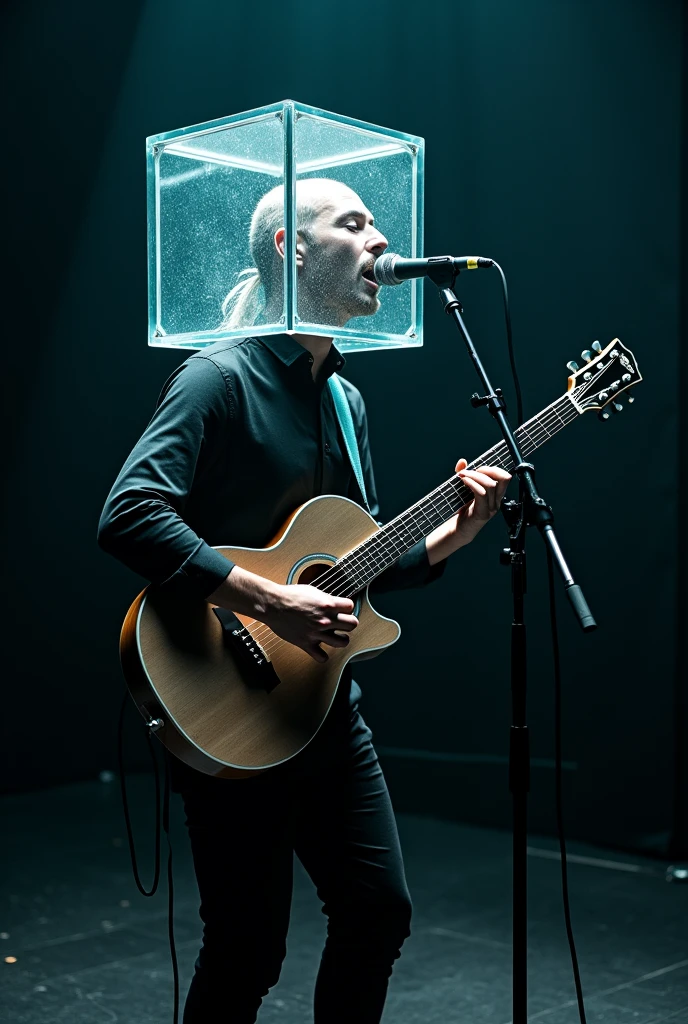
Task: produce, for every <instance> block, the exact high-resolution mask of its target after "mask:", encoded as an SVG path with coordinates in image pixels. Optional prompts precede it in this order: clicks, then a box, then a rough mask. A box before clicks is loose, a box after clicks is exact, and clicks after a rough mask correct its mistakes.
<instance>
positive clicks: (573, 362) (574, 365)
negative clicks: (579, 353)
mask: <svg viewBox="0 0 688 1024" xmlns="http://www.w3.org/2000/svg"><path fill="white" fill-rule="evenodd" d="M566 369H567V370H568V371H569V372H570V373H576V372H577V371H578V363H577V362H576V360H575V359H572V360H571V361H570V362H568V363H567V364H566Z"/></svg>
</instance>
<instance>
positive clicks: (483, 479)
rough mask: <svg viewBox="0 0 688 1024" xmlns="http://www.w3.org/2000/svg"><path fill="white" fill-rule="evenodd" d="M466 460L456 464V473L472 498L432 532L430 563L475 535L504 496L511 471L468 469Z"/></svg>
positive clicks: (494, 513) (494, 511) (488, 467)
mask: <svg viewBox="0 0 688 1024" xmlns="http://www.w3.org/2000/svg"><path fill="white" fill-rule="evenodd" d="M467 466H468V463H467V462H466V460H465V459H459V461H458V462H457V463H456V472H457V473H458V475H459V477H460V478H461V481H462V483H464V484H465V485H466V487H468V488H469V490H471V491H472V492H473V501H471V502H470V503H469V504H468V505H464V507H463V508H462V509H460V510H459V512H458V513H457V514H456V515H455V516H452V517H451V519H448V520H447V522H446V523H443V524H442V526H438V527H437V529H436V530H433V531H432V533H431V534H429V536H428V538H427V541H426V545H427V551H428V559H429V561H430V565H435V564H436V563H437V562H441V561H442V559H444V558H447V556H448V555H451V554H453V552H454V551H456V550H457V549H458V548H461V547H463V546H464V544H470V542H471V541H472V540H473V538H474V537H475V536H476V534H477V533H479V531H480V530H482V528H483V526H484V525H485V523H487V522H489V521H490V519H492V517H493V516H494V515H496V514H497V512H499V508H500V505H501V504H502V498H503V497H504V492H505V491H506V489H507V487H508V485H509V481H510V480H511V474H510V473H507V472H506V470H504V469H500V467H499V466H480V467H479V468H478V469H467V468H466V467H467Z"/></svg>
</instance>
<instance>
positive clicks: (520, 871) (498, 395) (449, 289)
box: [426, 257, 597, 1024]
mask: <svg viewBox="0 0 688 1024" xmlns="http://www.w3.org/2000/svg"><path fill="white" fill-rule="evenodd" d="M458 273H459V271H457V270H456V269H455V268H454V266H453V263H452V261H451V258H450V257H446V262H442V261H439V260H438V261H437V262H436V263H434V264H433V265H432V266H431V267H429V268H428V269H427V270H426V275H427V276H428V277H429V278H430V279H431V280H432V281H433V282H434V283H435V284H436V285H437V287H438V289H439V293H440V300H441V302H442V305H443V306H444V311H445V313H447V314H448V315H449V316H451V317H452V319H453V320H454V323H455V324H456V326H457V328H458V331H459V333H460V334H461V337H462V338H463V340H464V342H465V344H466V348H467V349H468V354H469V356H470V358H471V361H472V363H473V365H474V367H475V369H476V372H477V374H478V377H479V378H480V381H481V385H482V388H483V390H484V394H483V396H480V395H478V394H475V395H473V396H472V398H471V405H472V406H473V407H474V408H479V407H480V406H481V405H485V406H487V408H488V409H489V411H490V413H491V414H492V416H493V417H494V418H495V419H496V420H497V423H498V424H499V427H500V430H501V432H502V436H503V437H504V441H505V443H506V445H507V448H508V449H509V452H510V454H511V457H512V459H513V462H514V468H513V472H514V473H515V474H516V476H517V477H518V483H519V497H518V501H505V502H503V503H502V512H503V514H504V518H505V519H506V523H507V526H508V529H509V541H510V546H509V547H508V548H505V549H504V550H503V551H502V553H501V556H500V561H501V563H502V564H503V565H510V566H511V590H512V594H513V622H512V625H511V710H512V716H511V717H512V724H511V731H510V743H509V789H510V791H511V795H512V802H513V933H512V934H513V949H512V956H513V978H512V992H513V1024H526V1022H527V1019H528V975H527V956H528V917H527V914H528V904H527V891H528V890H527V881H528V871H527V852H526V850H527V820H528V819H527V815H528V805H527V800H528V792H529V790H530V745H529V737H528V726H527V724H526V692H527V665H526V627H525V623H524V621H523V611H524V595H525V592H526V551H525V542H526V528H527V527H528V526H536V527H537V528H538V531H539V533H540V535H541V536H542V538H543V540H544V542H545V544H546V545H547V546H548V548H549V551H550V553H551V556H552V559H553V562H554V565H555V566H556V567H557V569H558V571H559V574H560V575H561V577H562V579H563V581H564V587H565V588H566V593H567V596H568V598H569V601H570V603H571V607H572V608H573V612H574V615H575V616H576V618H577V619H578V622H579V624H580V626H581V628H582V629H583V630H584V631H585V632H590V631H591V630H593V629H595V628H596V626H597V623H596V622H595V620H594V618H593V617H592V614H591V612H590V609H589V608H588V605H587V602H586V600H585V597H584V596H583V592H582V590H581V588H580V587H579V586H578V585H577V584H576V583H574V581H573V577H572V576H571V573H570V571H569V568H568V566H567V564H566V562H565V560H564V556H563V554H562V552H561V548H560V547H559V543H558V541H557V538H556V535H555V533H554V516H553V513H552V509H551V508H550V506H549V505H548V504H547V503H546V502H545V500H544V498H542V497H541V496H540V495H539V493H538V490H537V487H536V485H535V467H534V466H533V464H532V463H531V462H525V461H524V460H523V457H522V455H521V452H520V451H519V448H518V444H517V442H516V438H515V437H514V434H513V431H512V430H511V427H510V425H509V421H508V420H507V418H506V403H505V401H504V398H503V396H502V391H501V389H500V388H493V387H492V385H491V383H490V381H489V379H488V376H487V373H486V372H485V369H484V367H483V365H482V363H481V361H480V358H479V356H478V353H477V352H476V349H475V346H474V345H473V342H472V341H471V338H470V335H469V333H468V330H467V329H466V325H465V323H464V321H463V317H462V313H463V307H462V306H461V303H460V302H459V300H458V298H457V297H456V295H455V293H454V290H453V289H454V283H455V281H456V277H457V275H458Z"/></svg>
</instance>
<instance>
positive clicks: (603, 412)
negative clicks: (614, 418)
mask: <svg viewBox="0 0 688 1024" xmlns="http://www.w3.org/2000/svg"><path fill="white" fill-rule="evenodd" d="M611 415H612V414H611V413H610V412H609V410H608V409H600V411H599V412H598V414H597V418H598V420H602V422H603V423H606V421H607V420H608V419H610V418H611Z"/></svg>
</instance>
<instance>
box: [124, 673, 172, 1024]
mask: <svg viewBox="0 0 688 1024" xmlns="http://www.w3.org/2000/svg"><path fill="white" fill-rule="evenodd" d="M128 704H129V691H128V690H127V691H125V694H124V699H123V701H122V706H121V708H120V712H119V722H118V726H117V766H118V771H119V782H120V791H121V794H122V810H123V811H124V822H125V825H126V829H127V841H128V843H129V855H130V857H131V869H132V873H133V875H134V881H135V883H136V888H137V889H138V890H139V892H140V893H141V895H142V896H154V895H155V893H156V892H157V889H158V885H159V883H160V872H161V856H160V854H161V849H160V848H161V839H162V835H161V829H160V825H161V822H162V831H163V832H164V833H165V838H166V839H167V935H168V940H169V944H170V958H171V961H172V980H173V993H174V1000H173V1011H172V1013H173V1017H172V1020H173V1024H178V1021H179V965H178V963H177V948H176V945H175V941H174V883H173V875H172V842H171V840H170V764H169V755H168V753H167V749H166V748H165V747H163V763H164V773H165V775H164V783H163V793H162V801H161V799H160V766H159V764H158V759H157V757H156V755H155V750H154V748H153V741H152V738H151V732H150V729H148V728H145V727H144V728H145V736H146V743H147V744H148V751H149V753H150V757H151V761H152V762H153V776H154V779H155V852H154V855H153V856H154V862H153V882H152V884H151V887H150V889H146V887H145V885H144V884H143V882H142V881H141V876H140V874H139V868H138V861H137V858H136V847H135V845H134V834H133V830H132V827H131V815H130V813H129V800H128V798H127V784H126V778H125V770H124V715H125V712H126V709H127V706H128Z"/></svg>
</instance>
